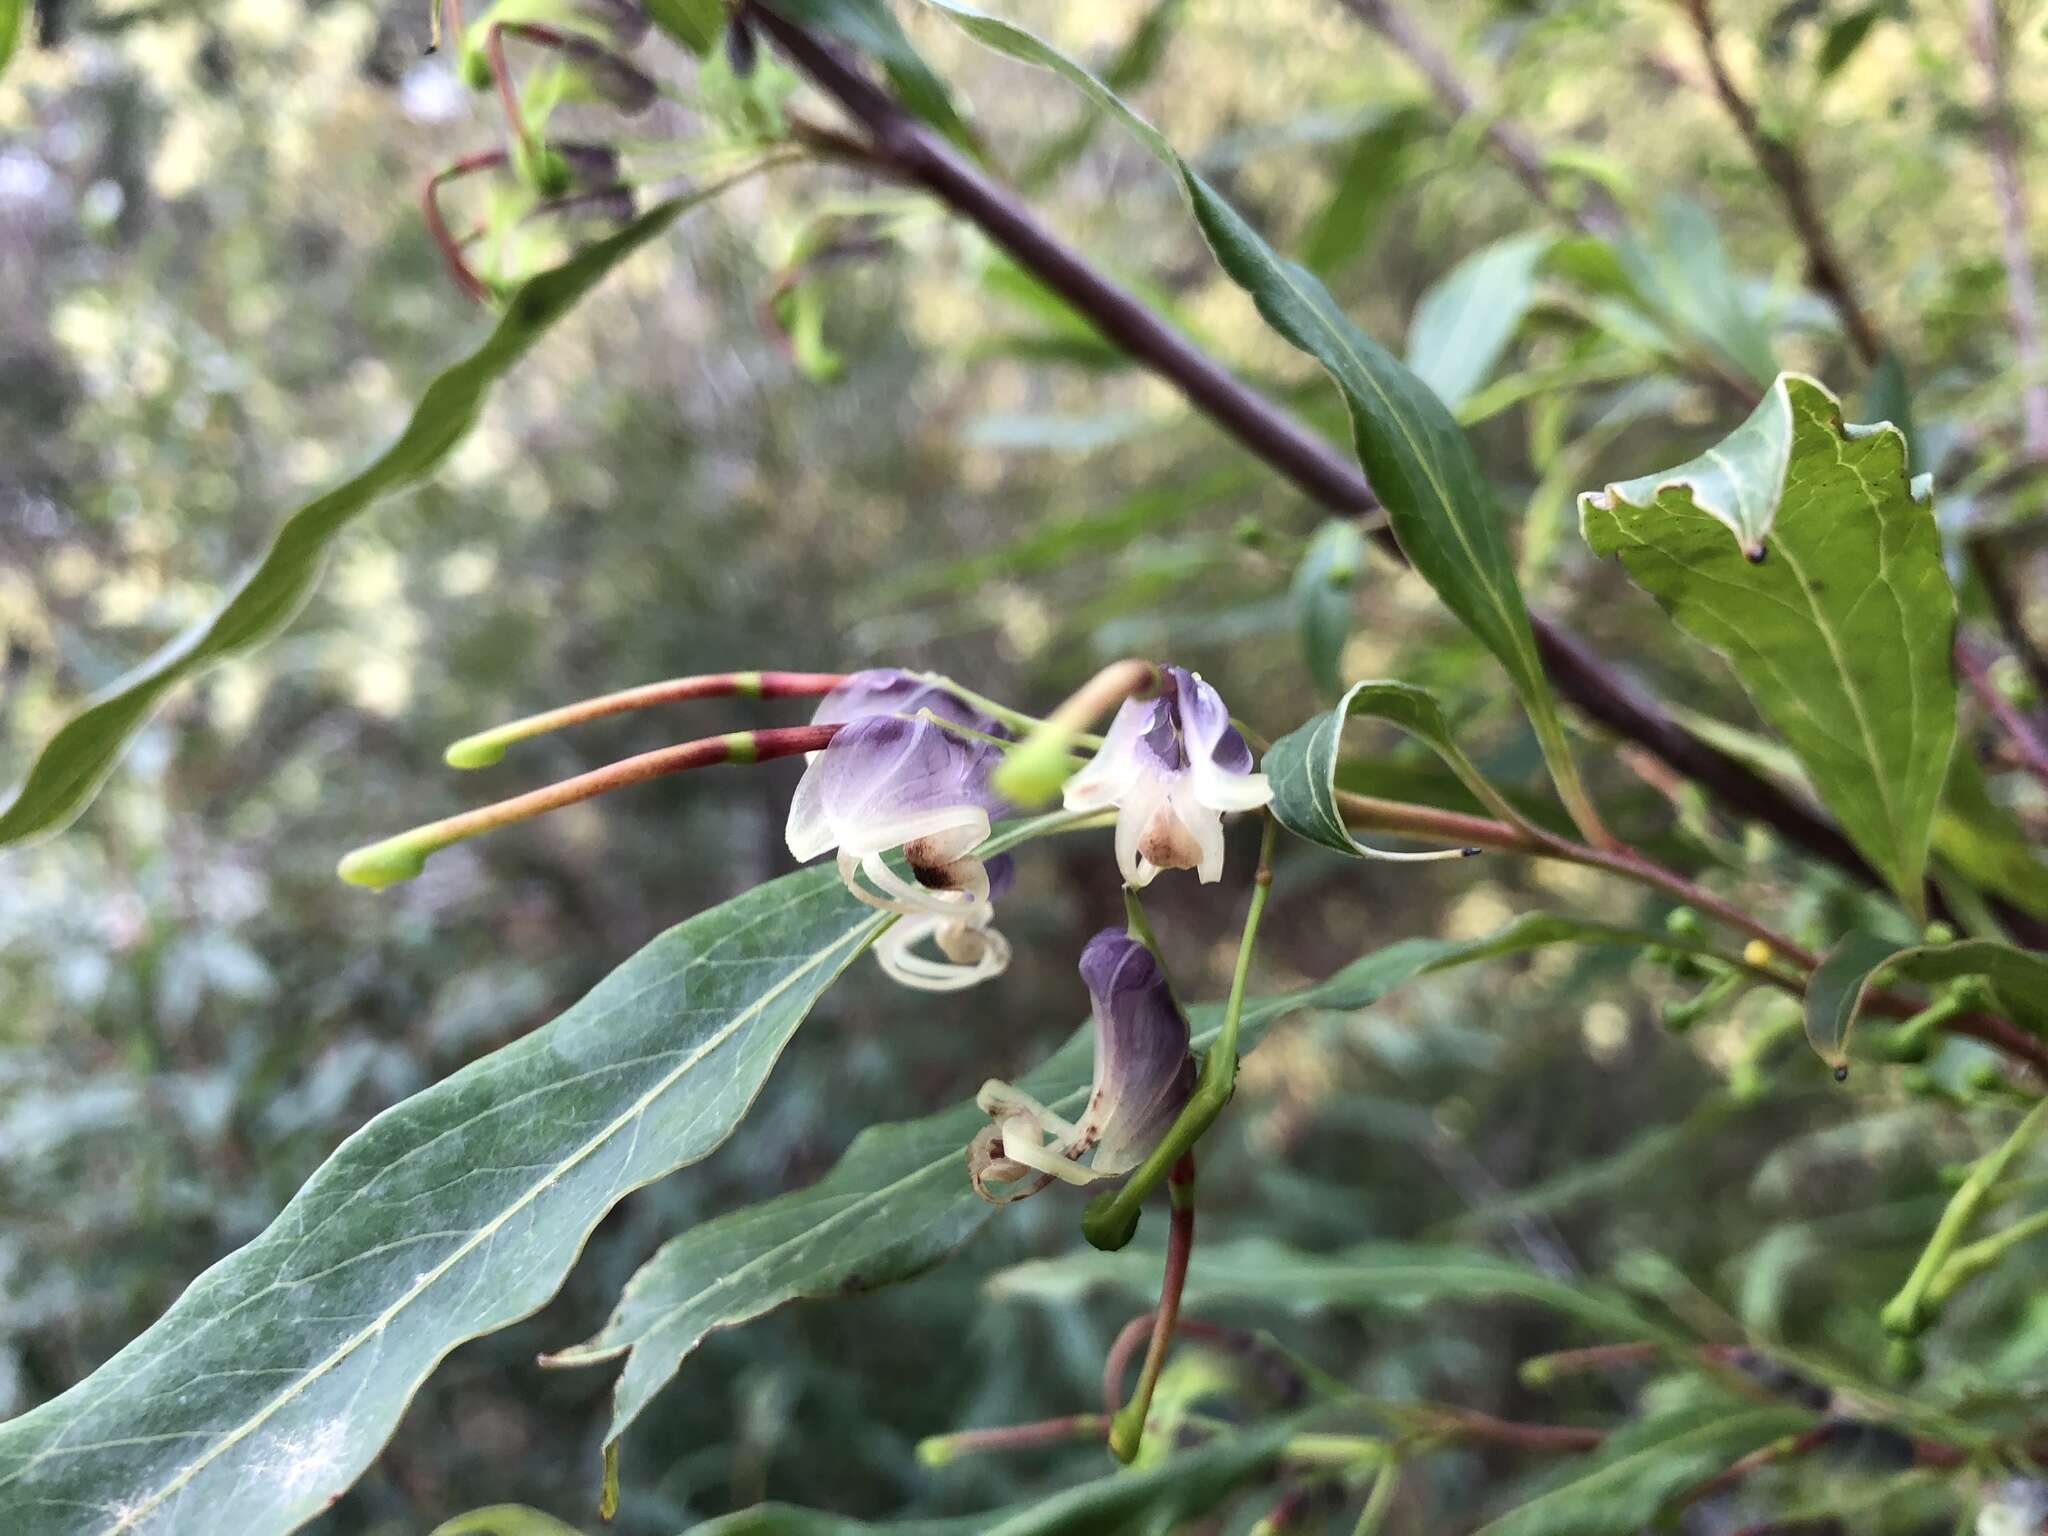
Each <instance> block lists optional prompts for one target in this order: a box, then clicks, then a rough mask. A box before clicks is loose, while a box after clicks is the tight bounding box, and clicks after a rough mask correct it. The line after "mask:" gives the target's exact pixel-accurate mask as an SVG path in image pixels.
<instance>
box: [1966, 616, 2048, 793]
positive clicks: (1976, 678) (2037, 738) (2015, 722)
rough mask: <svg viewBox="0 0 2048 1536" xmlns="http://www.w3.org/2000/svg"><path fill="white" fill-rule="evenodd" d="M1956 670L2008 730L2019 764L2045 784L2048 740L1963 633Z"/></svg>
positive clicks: (2047, 763) (2006, 731)
mask: <svg viewBox="0 0 2048 1536" xmlns="http://www.w3.org/2000/svg"><path fill="white" fill-rule="evenodd" d="M1956 670H1957V671H1959V672H1961V673H1962V674H1963V681H1964V682H1966V683H1968V684H1969V685H1970V691H1971V692H1972V693H1974V694H1976V695H1977V697H1978V699H1979V700H1980V701H1981V702H1982V703H1983V705H1984V707H1985V708H1986V709H1988V710H1990V711H1991V715H1992V718H1993V719H1995V720H1996V721H1997V722H1998V723H1999V726H2000V727H2001V728H2002V729H2003V730H2004V731H2005V734H2006V736H2007V737H2008V738H2009V739H2010V740H2011V742H2012V744H2013V747H2014V749H2015V750H2016V751H2017V752H2018V753H2019V759H2020V765H2021V766H2022V767H2024V768H2025V769H2026V770H2027V772H2029V773H2031V774H2032V775H2033V776H2034V777H2035V778H2037V779H2039V780H2040V781H2041V782H2042V783H2043V784H2048V741H2043V740H2042V739H2041V734H2040V732H2038V731H2036V730H2035V729H2034V724H2033V722H2032V721H2031V720H2029V719H2028V718H2027V717H2026V716H2025V715H2024V714H2022V713H2021V712H2020V711H2019V709H2018V708H2017V707H2016V706H2015V705H2014V704H2013V702H2012V700H2011V699H2008V698H2007V697H2006V696H2005V695H2004V694H2003V693H2001V692H2000V691H1999V689H1998V685H1997V683H1995V682H1993V681H1992V678H1991V668H1990V667H1989V666H1988V665H1986V663H1985V660H1984V658H1983V657H1982V656H1980V655H1978V654H1977V651H1976V649H1975V647H1973V646H1971V645H1970V644H1968V643H1967V642H1966V641H1964V640H1963V639H1962V638H1961V637H1960V636H1958V637H1957V639H1956Z"/></svg>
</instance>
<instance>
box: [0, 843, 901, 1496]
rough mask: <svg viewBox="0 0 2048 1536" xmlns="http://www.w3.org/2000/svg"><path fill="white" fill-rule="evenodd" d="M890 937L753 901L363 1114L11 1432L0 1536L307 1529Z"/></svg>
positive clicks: (695, 1146) (872, 927) (804, 895)
mask: <svg viewBox="0 0 2048 1536" xmlns="http://www.w3.org/2000/svg"><path fill="white" fill-rule="evenodd" d="M888 921H889V919H888V917H887V916H886V915H885V914H879V913H877V912H875V911H874V910H873V909H872V908H869V907H866V906H863V905H861V904H860V903H859V902H857V901H855V900H854V899H853V897H852V896H851V895H849V894H848V893H847V891H846V890H845V888H844V887H843V886H842V885H841V884H840V882H839V878H838V875H837V873H836V871H833V870H830V869H820V870H807V871H803V872H801V873H798V874H794V875H789V876H786V877H784V878H783V879H780V880H776V881H773V882H771V883H769V884H767V885H763V886H759V887H757V888H756V889H754V890H752V891H750V892H748V893H747V894H746V895H744V896H741V897H738V898H737V899H735V900H733V901H730V902H727V903H726V904H725V905H723V906H721V907H717V908H714V909H713V910H711V911H709V912H704V913H701V914H699V915H698V916H696V917H693V918H691V919H689V920H688V921H687V922H684V923H682V924H680V925H678V926H677V927H674V928H671V929H670V930H669V931H668V932H667V933H665V934H662V935H661V936H660V937H659V938H657V939H655V940H654V941H653V942H652V943H650V944H648V945H647V946H646V947H645V948H644V949H642V950H641V951H640V952H639V953H638V954H636V955H634V956H633V958H632V959H630V960H628V961H626V963H625V964H623V965H621V966H620V967H619V968H618V969H617V970H615V971H613V972H612V973H611V975H609V976H608V977H606V978H605V979H604V980H603V981H602V982H600V983H598V985H597V986H596V987H595V988H594V989H593V990H592V991H591V992H590V994H589V995H588V996H587V997H585V998H584V999H583V1000H582V1001H581V1002H579V1003H577V1004H576V1005H575V1006H574V1007H572V1008H571V1009H569V1011H568V1012H566V1013H564V1014H563V1015H562V1016H561V1017H560V1018H558V1019H556V1020H555V1021H554V1022H553V1023H551V1024H548V1025H545V1026H543V1027H542V1028H540V1029H537V1030H535V1031H534V1032H533V1033H532V1034H530V1035H528V1036H526V1037H525V1038H524V1039H522V1040H519V1041H517V1042H516V1043H514V1044H512V1045H509V1046H507V1047H505V1048H504V1049H503V1050H500V1051H497V1052H494V1053H493V1054H491V1055H489V1056H486V1057H484V1058H483V1059H482V1060H480V1061H477V1062H474V1063H472V1064H471V1065H470V1066H468V1067H466V1068H464V1069H463V1070H462V1071H460V1072H458V1073H456V1074H455V1075H454V1076H452V1077H450V1078H448V1079H446V1080H445V1081H443V1082H441V1083H438V1084H436V1085H435V1086H434V1087H432V1088H429V1089H427V1090H426V1091H425V1092H424V1093H421V1094H418V1095H416V1096H414V1097H413V1098H410V1099H408V1100H406V1101H405V1102H404V1103H402V1104H399V1105H397V1106H395V1107H394V1108H392V1109H389V1110H387V1111H385V1112H384V1113H383V1114H381V1115H379V1116H378V1117H377V1118H376V1119H375V1120H373V1121H371V1122H370V1123H369V1124H368V1125H366V1126H364V1127H363V1129H362V1130H360V1131H358V1132H357V1133H356V1134H355V1135H354V1136H351V1137H350V1138H349V1139H348V1140H347V1141H346V1142H344V1143H343V1144H342V1145H341V1147H340V1148H339V1149H338V1150H337V1151H336V1152H335V1153H334V1155H333V1156H332V1157H331V1158H329V1159H328V1160H327V1162H326V1163H325V1164H323V1165H322V1167H321V1168H320V1170H319V1171H318V1172H316V1173H315V1174H314V1175H313V1177H312V1178H311V1179H310V1180H309V1181H308V1182H307V1184H306V1186H305V1188H303V1189H302V1190H300V1191H299V1193H298V1194H297V1195H296V1196H295V1197H294V1198H293V1199H292V1201H291V1203H290V1204H289V1205H287V1206H286V1207H285V1209H284V1210H283V1212H282V1213H281V1214H280V1215H279V1216H278V1218H277V1219H276V1220H275V1221H274V1222H272V1223H271V1225H270V1227H269V1228H268V1229H267V1230H266V1231H265V1232H264V1233H263V1234H262V1235H261V1236H259V1237H257V1238H256V1239H255V1241H253V1242H251V1243H250V1244H249V1245H248V1246H247V1247H245V1248H243V1249H241V1250H240V1251H238V1252H236V1253H233V1254H231V1255H229V1256H228V1257H227V1258H225V1259H223V1260H222V1261H221V1262H220V1263H218V1264H216V1265H215V1266H214V1267H213V1268H212V1269H210V1270H208V1271H207V1272H206V1273H205V1274H204V1275H202V1276H200V1277H199V1279H198V1280H196V1281H195V1282H193V1284H192V1287H191V1289H189V1290H188V1291H186V1292H185V1294H184V1295H183V1296H182V1297H180V1298H179V1299H178V1301H177V1303H176V1304H175V1305H173V1306H172V1308H171V1309H170V1311H168V1312H167V1313H165V1314H164V1316H163V1317H162V1318H161V1319H160V1320H159V1321H158V1322H157V1323H155V1324H154V1325H153V1326H152V1327H150V1328H149V1329H148V1330H147V1331H146V1332H144V1333H143V1334H142V1336H141V1337H140V1338H138V1339H136V1340H135V1341H134V1342H133V1343H132V1344H130V1345H129V1346H128V1347H127V1348H126V1349H124V1350H122V1351H121V1352H120V1353H119V1354H118V1355H116V1356H115V1357H114V1358H113V1359H112V1360H110V1361H109V1362H108V1363H107V1364H106V1365H104V1366H102V1367H101V1368H100V1369H99V1370H98V1371H96V1372H94V1373H93V1375H91V1376H90V1377H88V1378H87V1379H86V1380H85V1381H84V1382H82V1383H80V1384H79V1385H78V1386H76V1387H73V1388H72V1389H71V1390H70V1391H69V1392H66V1393H64V1394H63V1395H62V1396H60V1397H58V1398H56V1399H54V1400H53V1401H51V1402H49V1403H46V1404H44V1405H43V1406H42V1407H40V1408H37V1409H34V1410H33V1411H31V1412H29V1413H27V1414H24V1415H23V1416H22V1417H20V1418H18V1419H14V1420H12V1421H11V1422H9V1423H7V1424H4V1425H0V1530H6V1531H33V1530H50V1531H55V1530H63V1531H66V1532H77V1533H80V1536H85V1533H104V1536H114V1533H117V1532H123V1531H135V1532H141V1531H146V1532H148V1533H149V1536H216V1533H219V1532H225V1531H232V1532H234V1533H235V1536H268V1533H272V1532H280V1531H289V1530H292V1529H293V1528H295V1527H297V1526H298V1525H300V1524H302V1523H303V1522H305V1521H307V1520H310V1519H311V1518H312V1517H313V1516H315V1515H317V1514H318V1513H320V1512H321V1511H322V1510H323V1509H325V1508H326V1507H327V1505H328V1504H329V1503H330V1502H331V1501H332V1500H333V1498H334V1497H335V1495H336V1494H338V1493H339V1492H340V1491H341V1490H342V1489H344V1488H346V1487H347V1486H348V1485H349V1483H350V1482H352V1481H353V1480H354V1478H355V1477H356V1476H357V1474H358V1473H360V1472H361V1471H362V1469H363V1468H364V1467H365V1466H366V1465H368V1463H369V1462H370V1460H371V1458H372V1457H374V1456H375V1455H376V1454H377V1451H378V1449H379V1447H381V1446H382V1445H383V1443H384V1441H385V1439H386V1438H387V1437H388V1436H389V1435H390V1433H391V1431H392V1429H393V1428H394V1427H395V1426H396V1425H397V1423H398V1419H399V1416H400V1415H401V1414H402V1413H403V1412H404V1411H405V1406H406V1404H407V1403H408V1402H409V1401H410V1400H411V1398H412V1395H413V1393H414V1391H416V1390H417V1389H418V1387H419V1384H420V1383H421V1381H423V1380H424V1379H425V1378H426V1376H427V1374H428V1372H429V1371H431V1370H432V1369H433V1367H434V1365H435V1363H436V1362H438V1361H439V1360H440V1359H441V1357H442V1356H444V1355H446V1354H447V1353H448V1351H449V1350H451V1349H453V1348H454V1347H455V1346H456V1345H458V1344H460V1343H462V1342H463V1341H464V1340H466V1339H472V1338H475V1337H477V1336H478V1335H480V1334H484V1333H488V1332H490V1331H492V1330H493V1329H497V1328H502V1327H504V1326H505V1325H506V1324H508V1323H511V1322H514V1321H516V1320H517V1319H519V1318H521V1317H524V1316H526V1315H527V1314H528V1313H530V1312H532V1311H533V1310H534V1309H535V1308H537V1307H539V1306H540V1305H541V1304H542V1303H543V1302H544V1301H546V1300H547V1299H548V1297H549V1296H550V1295H552V1294H553V1293H554V1290H555V1288H556V1287H557V1286H558V1285H559V1284H560V1283H561V1280H562V1277H563V1276H564V1275H565V1274H566V1273H567V1272H568V1269H569V1266H570V1265H571V1264H572V1263H573V1262H574V1261H575V1258H576V1255H577V1254H578V1253H579V1252H580V1251H581V1250H582V1247H583V1244H584V1241H585V1240H586V1239H587V1238H588V1237H589V1236H590V1233H591V1230H592V1229H593V1228H594V1227H595V1226H596V1225H597V1223H598V1221H599V1220H600V1219H601V1218H602V1217H603V1215H604V1213H605V1212H606V1211H607V1210H609V1209H610V1208H611V1206H612V1205H614V1204H615V1203H616V1202H617V1201H618V1200H619V1199H620V1198H621V1197H623V1196H624V1195H625V1194H627V1193H628V1192H629V1191H631V1190H634V1189H637V1188H639V1187H640V1186H641V1185H643V1184H646V1183H649V1182H651V1181H652V1180H654V1179H658V1178H660V1177H661V1176H662V1175H664V1174H666V1173H668V1172H670V1171H671V1170H673V1169H676V1168H679V1167H681V1166H683V1165H684V1164H687V1163H693V1162H696V1161H697V1160H698V1159H700V1158H702V1157H704V1156H705V1155H706V1154H708V1153H709V1152H710V1151H711V1150H712V1149H713V1148H715V1147H717V1146H718V1145H719V1144H720V1143H721V1142H723V1141H724V1140H725V1138H726V1137H727V1136H728V1135H729V1134H730V1133H731V1131H732V1129H733V1127H734V1126H735V1125H737V1124H738V1123H739V1120H740V1118H741V1116H743V1115H744V1114H745V1113H746V1111H747V1109H748V1107H749V1106H750V1105H751V1104H752V1103H753V1100H754V1096H755V1095H756V1094H757V1093H758V1092H759V1091H760V1089H761V1085H762V1083H763V1082H764V1081H765V1080H766V1078H767V1076H768V1072H769V1069H770V1068H772V1067H773V1066H774V1065H775V1060H776V1058H777V1056H779V1055H780V1054H781V1052H782V1048H783V1046H784V1045H785V1044H786V1043H787V1042H788V1040H789V1038H790V1036H791V1035H792V1034H793V1033H794V1032H795V1030H796V1027H797V1025H798V1024H800V1023H801V1022H802V1021H803V1018H804V1015H805V1014H806V1013H808V1012H809V1011H810V1008H811V1006H812V1004H813V1003H815V1002H816V1001H817V999H818V997H819V996H820V995H821V994H822V993H823V992H824V991H825V989H826V987H828V986H829V985H830V984H831V983H832V981H833V979H834V978H835V977H837V976H838V975H839V973H840V972H841V971H843V970H844V969H845V968H846V966H847V965H848V964H849V963H850V962H851V961H852V960H853V958H854V957H855V956H856V955H858V954H859V953H860V952H861V950H862V949H863V948H865V947H866V946H867V944H868V943H869V942H870V941H871V940H873V938H874V937H875V935H876V934H877V933H879V932H880V931H881V929H882V928H883V927H884V926H885V925H886V924H887V922H888Z"/></svg>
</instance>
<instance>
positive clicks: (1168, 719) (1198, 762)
mask: <svg viewBox="0 0 2048 1536" xmlns="http://www.w3.org/2000/svg"><path fill="white" fill-rule="evenodd" d="M1272 798H1273V790H1272V786H1271V785H1269V784H1268V783H1267V782H1266V776H1265V775H1264V774H1263V773H1254V772H1253V771H1252V750H1251V748H1250V747H1249V746H1247V745H1246V744H1245V739H1244V737H1243V736H1242V735H1240V734H1239V733H1238V730H1237V727H1236V726H1234V725H1232V724H1231V723H1230V711H1229V710H1228V709H1226V708H1224V705H1223V700H1222V699H1221V698H1219V697H1218V696H1217V693H1216V690H1215V689H1214V688H1211V687H1210V686H1209V685H1208V684H1207V683H1205V682H1203V681H1202V678H1201V675H1200V674H1199V673H1195V672H1189V671H1187V670H1185V669H1184V668H1181V667H1161V668H1160V669H1159V692H1158V693H1157V695H1155V696H1154V697H1152V698H1149V699H1127V700H1125V701H1124V703H1123V705H1122V707H1121V708H1119V709H1118V710H1117V712H1116V719H1115V720H1114V721H1112V722H1111V724H1110V727H1109V735H1108V737H1107V738H1106V739H1105V740H1104V741H1103V743H1102V748H1101V750H1100V751H1098V752H1097V753H1096V754H1095V757H1094V760H1093V761H1091V762H1090V763H1089V764H1088V766H1087V767H1085V768H1083V769H1082V770H1081V771H1080V772H1079V773H1077V774H1075V775H1074V776H1073V778H1071V779H1069V780H1068V781H1067V787H1066V805H1067V809H1068V810H1070V811H1092V810H1103V809H1106V808H1107V807H1109V806H1112V805H1113V806H1115V807H1116V808H1117V818H1116V862H1117V868H1119V869H1120V870H1122V871H1123V876H1124V882H1125V883H1126V884H1127V885H1131V886H1144V885H1148V884H1150V883H1151V880H1152V877H1153V876H1154V875H1156V874H1158V873H1159V871H1160V870H1162V869H1192V870H1193V871H1195V874H1196V876H1197V877H1198V878H1199V879H1200V880H1202V881H1203V882H1204V883H1205V884H1206V883H1208V882H1210V881H1214V880H1217V879H1219V878H1221V876H1222V874H1223V815H1224V813H1225V812H1227V811H1255V810H1257V809H1258V808H1259V807H1260V806H1262V805H1264V804H1265V803H1266V802H1267V801H1269V800H1271V799H1272Z"/></svg>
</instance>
